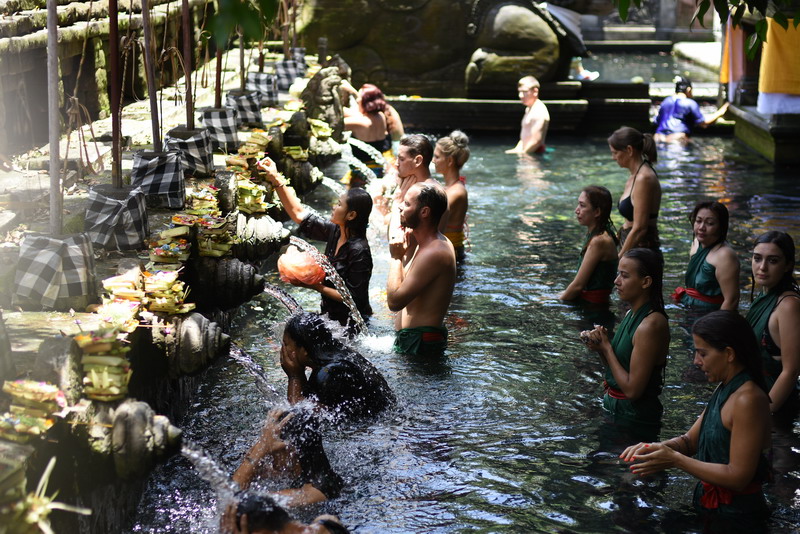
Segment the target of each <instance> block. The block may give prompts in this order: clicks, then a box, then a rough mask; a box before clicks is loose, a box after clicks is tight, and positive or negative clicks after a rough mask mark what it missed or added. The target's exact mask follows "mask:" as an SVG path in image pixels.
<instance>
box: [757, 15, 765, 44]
mask: <svg viewBox="0 0 800 534" xmlns="http://www.w3.org/2000/svg"><path fill="white" fill-rule="evenodd" d="M756 34H757V35H758V39H759V40H760V41H761V42H762V43H766V42H767V19H761V20H759V21H756Z"/></svg>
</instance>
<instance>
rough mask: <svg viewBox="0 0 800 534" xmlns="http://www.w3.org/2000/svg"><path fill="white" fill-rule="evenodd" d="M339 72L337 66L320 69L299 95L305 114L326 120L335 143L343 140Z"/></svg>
mask: <svg viewBox="0 0 800 534" xmlns="http://www.w3.org/2000/svg"><path fill="white" fill-rule="evenodd" d="M339 72H340V71H339V67H338V66H331V67H325V68H322V69H320V70H319V72H317V73H316V74H315V75H314V77H313V78H311V79H310V80H309V81H308V85H306V88H305V89H303V94H302V95H301V98H302V99H303V103H305V107H306V114H307V116H308V117H309V118H312V119H319V120H322V121H325V122H327V123H328V126H330V127H331V130H333V133H332V134H331V138H332V139H333V140H335V141H336V142H337V143H341V142H342V141H343V138H342V133H343V132H344V111H343V110H342V99H341V95H340V92H339V85H340V84H341V83H342V78H341V76H340V75H339Z"/></svg>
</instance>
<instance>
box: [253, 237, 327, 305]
mask: <svg viewBox="0 0 800 534" xmlns="http://www.w3.org/2000/svg"><path fill="white" fill-rule="evenodd" d="M315 250H316V249H315ZM264 293H266V294H267V295H270V296H272V297H275V298H276V299H278V300H279V301H280V302H281V304H283V305H284V306H286V309H287V310H289V313H290V314H292V315H294V314H295V313H298V312H301V311H303V307H302V306H300V304H299V303H298V302H297V301H296V300H295V299H294V297H293V296H291V295H290V294H289V293H287V292H286V291H284V290H283V289H281V288H279V287H276V286H273V285H272V284H264Z"/></svg>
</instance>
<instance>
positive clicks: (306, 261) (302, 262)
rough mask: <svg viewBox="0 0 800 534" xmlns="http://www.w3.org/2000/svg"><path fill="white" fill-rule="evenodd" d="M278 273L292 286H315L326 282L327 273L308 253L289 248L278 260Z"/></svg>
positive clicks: (292, 247) (293, 247)
mask: <svg viewBox="0 0 800 534" xmlns="http://www.w3.org/2000/svg"><path fill="white" fill-rule="evenodd" d="M278 273H279V274H280V275H281V280H283V281H284V282H288V283H290V284H294V285H296V284H303V285H308V286H313V285H315V284H319V283H321V282H322V281H323V280H325V271H324V270H323V268H322V267H321V266H320V265H319V264H318V263H317V262H316V261H315V260H314V258H313V257H312V256H311V254H309V253H308V252H302V251H300V250H299V249H298V248H297V247H295V246H293V245H292V246H289V248H287V249H286V252H285V253H284V254H283V255H282V256H281V257H280V258H278Z"/></svg>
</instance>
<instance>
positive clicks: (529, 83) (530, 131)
mask: <svg viewBox="0 0 800 534" xmlns="http://www.w3.org/2000/svg"><path fill="white" fill-rule="evenodd" d="M517 91H518V92H519V99H520V100H521V101H522V103H523V104H524V105H525V115H523V117H522V127H521V129H520V132H519V142H518V143H517V146H515V147H514V148H512V149H510V150H506V154H541V153H542V152H544V149H545V146H544V140H545V137H547V127H548V126H550V112H549V111H547V106H545V105H544V102H542V101H541V100H539V80H537V79H536V78H534V77H533V76H525V77H524V78H521V79H520V80H519V82H517Z"/></svg>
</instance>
